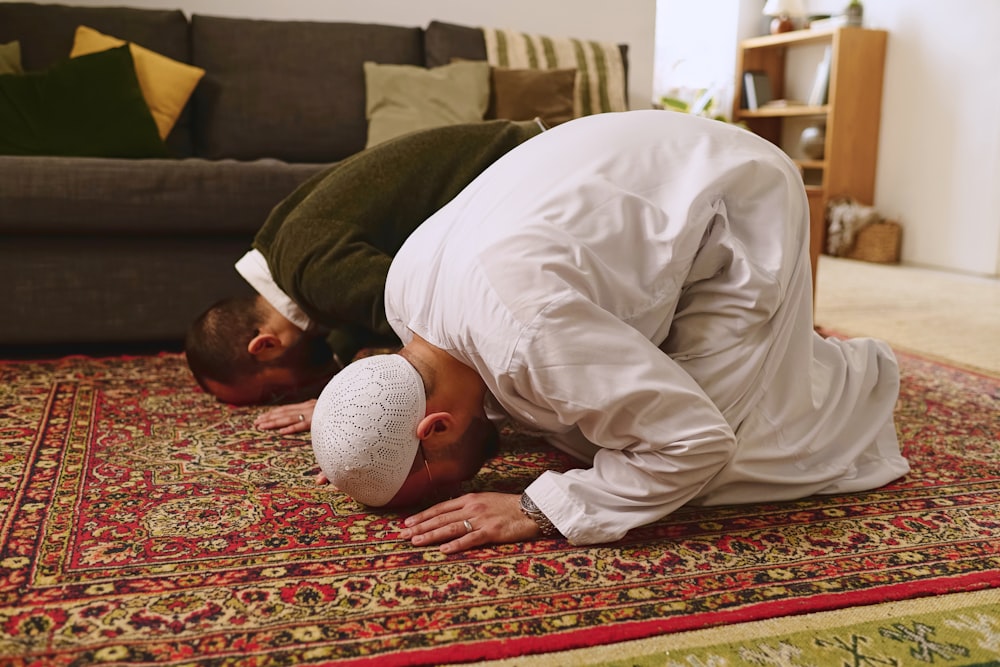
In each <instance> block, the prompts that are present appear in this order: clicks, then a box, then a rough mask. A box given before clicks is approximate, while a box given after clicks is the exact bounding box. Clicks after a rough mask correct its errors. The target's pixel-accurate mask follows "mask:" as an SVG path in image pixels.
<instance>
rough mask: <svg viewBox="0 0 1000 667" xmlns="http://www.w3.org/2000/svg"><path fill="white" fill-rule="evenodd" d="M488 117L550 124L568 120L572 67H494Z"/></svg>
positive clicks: (574, 73) (570, 104) (572, 83)
mask: <svg viewBox="0 0 1000 667" xmlns="http://www.w3.org/2000/svg"><path fill="white" fill-rule="evenodd" d="M491 79H492V84H493V85H492V91H491V92H492V94H491V96H490V107H489V110H488V111H487V112H486V117H487V118H506V119H508V120H532V119H533V118H536V117H537V118H541V119H542V120H543V121H544V122H545V124H546V125H548V126H549V127H552V126H554V125H558V124H559V123H565V122H566V121H568V120H571V119H572V118H573V116H574V114H573V99H574V91H575V90H576V70H575V69H510V68H506V67H494V68H493V70H492V74H491Z"/></svg>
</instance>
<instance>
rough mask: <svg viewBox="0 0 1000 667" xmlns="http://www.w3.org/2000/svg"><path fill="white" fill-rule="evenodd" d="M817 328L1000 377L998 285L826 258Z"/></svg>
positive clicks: (819, 273)
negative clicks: (877, 341)
mask: <svg viewBox="0 0 1000 667" xmlns="http://www.w3.org/2000/svg"><path fill="white" fill-rule="evenodd" d="M816 324H817V325H819V326H820V327H822V328H825V329H830V330H833V331H836V332H839V333H843V334H848V335H858V336H873V337H875V338H881V339H883V340H885V341H887V342H889V343H890V344H891V345H893V346H894V347H896V348H898V349H900V350H907V351H911V352H917V353H921V354H923V355H925V356H929V357H933V358H937V359H942V360H946V361H951V362H953V363H955V364H957V365H960V366H968V367H971V368H975V369H981V370H984V371H987V372H990V373H997V374H1000V279H992V278H979V277H974V276H966V275H961V274H955V273H946V272H942V271H935V270H930V269H922V268H917V267H912V266H907V265H886V264H873V263H870V262H860V261H855V260H849V259H840V258H836V257H827V256H825V255H824V256H821V257H820V263H819V269H818V271H817V280H816Z"/></svg>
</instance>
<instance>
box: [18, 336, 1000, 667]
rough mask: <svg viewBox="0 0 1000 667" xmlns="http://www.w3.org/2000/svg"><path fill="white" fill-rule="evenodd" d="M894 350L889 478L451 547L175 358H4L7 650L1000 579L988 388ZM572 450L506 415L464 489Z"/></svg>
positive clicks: (552, 638)
mask: <svg viewBox="0 0 1000 667" xmlns="http://www.w3.org/2000/svg"><path fill="white" fill-rule="evenodd" d="M900 362H901V367H902V370H903V385H902V391H901V396H900V401H899V404H898V409H897V425H898V429H899V433H900V439H901V442H902V443H903V446H904V452H905V453H906V455H907V456H908V458H909V459H910V461H911V465H912V466H913V472H912V473H911V474H910V475H908V476H907V477H906V478H904V479H901V480H898V481H897V482H895V483H893V484H891V485H890V486H888V487H884V488H882V489H878V490H876V491H873V492H870V493H865V494H856V495H850V496H832V497H820V498H809V499H805V500H802V501H797V502H791V503H780V504H772V505H750V506H742V507H722V508H712V509H704V508H702V509H693V508H692V509H685V510H682V511H681V512H678V513H676V514H675V515H673V516H672V517H668V518H667V519H666V520H664V521H662V522H660V523H657V524H655V525H653V526H649V527H646V528H644V529H641V530H637V531H633V532H632V533H630V534H629V536H628V537H627V538H626V539H625V540H623V541H621V542H619V543H616V544H611V545H601V546H597V547H572V546H570V545H569V544H568V543H567V542H565V541H564V540H559V539H556V540H551V539H550V540H539V541H536V542H532V543H529V544H524V545H505V546H499V547H491V548H483V549H478V550H474V551H471V552H468V553H465V554H460V555H457V556H451V557H445V556H442V555H441V554H440V553H439V552H437V551H436V550H435V549H433V548H415V547H412V546H411V545H410V544H409V543H408V542H405V541H402V540H400V539H399V538H398V530H399V527H400V518H401V517H400V516H399V515H396V514H371V513H368V512H366V511H364V510H363V509H362V508H361V507H359V506H358V505H356V504H355V503H353V502H352V501H350V500H348V499H346V498H345V497H343V496H341V495H340V494H337V493H336V492H333V491H330V490H329V489H325V488H322V487H317V486H315V485H314V484H313V482H312V478H313V475H314V473H315V467H314V464H313V462H312V452H311V448H310V446H309V442H308V438H307V437H305V436H294V437H279V436H275V435H274V434H271V433H266V432H261V431H258V430H256V429H254V428H253V425H252V424H253V419H254V416H255V415H256V414H257V413H258V412H259V409H251V408H231V407H227V406H224V405H221V404H219V403H217V402H216V401H214V399H212V398H211V397H209V396H207V395H206V394H204V393H203V392H201V391H200V390H199V389H198V388H197V386H196V385H195V383H194V382H193V380H192V379H191V378H190V376H189V374H188V372H187V369H186V367H185V365H184V361H183V359H182V358H181V357H180V356H179V355H176V354H161V355H157V356H138V357H116V358H100V359H93V358H87V357H67V358H64V359H58V360H47V361H6V362H0V662H2V663H3V664H5V665H7V664H10V665H29V664H30V665H75V664H101V663H110V664H122V663H135V662H143V663H150V664H164V665H169V664H178V665H180V664H190V663H191V662H193V661H196V660H202V661H208V662H209V663H210V664H219V665H223V664H241V665H245V664H250V665H261V666H265V665H310V664H331V663H337V664H341V663H342V664H353V663H357V664H366V663H367V662H369V661H371V660H377V661H378V664H379V665H391V664H439V663H442V662H461V661H471V660H480V659H496V658H503V657H506V656H514V655H523V654H532V653H544V652H548V651H556V650H561V649H568V648H576V647H586V646H594V645H598V644H604V643H609V642H613V641H622V640H627V639H635V638H642V637H648V636H653V635H659V634H664V633H672V632H677V631H681V630H690V629H695V628H702V627H709V626H715V625H720V624H727V623H734V622H739V621H748V620H758V619H766V618H774V617H781V616H788V615H793V614H803V613H807V612H814V611H823V610H829V609H838V608H844V607H849V606H853V605H864V604H872V603H875V602H884V601H891V600H904V599H908V598H914V597H919V596H925V595H935V594H941V593H947V592H955V591H963V590H965V591H975V590H982V589H990V588H1000V539H998V538H997V536H998V535H1000V518H998V517H1000V484H998V480H1000V419H998V415H1000V380H998V379H996V378H991V377H987V376H981V375H976V374H974V373H969V372H965V371H961V370H957V369H952V368H948V367H946V366H942V365H940V364H935V363H932V362H929V361H925V360H922V359H919V358H915V357H909V356H901V357H900ZM568 465H570V461H569V460H568V459H566V458H565V457H563V456H562V455H560V454H558V453H557V452H554V451H553V450H550V449H549V448H547V447H546V446H545V445H543V444H541V443H540V442H537V441H535V440H533V439H532V438H530V437H528V436H523V435H518V434H516V433H513V432H509V433H507V435H506V437H505V439H504V446H503V447H502V449H501V452H500V454H499V456H498V457H497V458H496V459H494V460H493V461H491V462H490V463H489V464H488V465H487V467H486V468H484V470H483V471H482V472H481V474H480V475H479V477H477V479H476V480H475V481H474V485H475V486H476V487H477V488H482V489H493V490H503V491H512V492H516V491H519V490H520V489H523V488H524V487H525V486H526V485H527V484H528V483H529V482H530V481H531V479H533V478H534V477H535V476H537V474H538V473H539V472H540V471H541V470H544V469H547V468H556V469H565V468H566V467H567V466H568Z"/></svg>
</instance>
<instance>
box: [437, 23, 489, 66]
mask: <svg viewBox="0 0 1000 667" xmlns="http://www.w3.org/2000/svg"><path fill="white" fill-rule="evenodd" d="M424 57H425V59H426V60H427V66H428V67H440V66H441V65H447V64H448V63H450V62H452V61H453V60H455V59H457V58H461V59H463V60H486V38H485V37H483V31H482V29H480V28H470V27H468V26H464V25H456V24H454V23H444V22H442V21H431V22H430V23H429V24H428V25H427V31H426V33H425V34H424Z"/></svg>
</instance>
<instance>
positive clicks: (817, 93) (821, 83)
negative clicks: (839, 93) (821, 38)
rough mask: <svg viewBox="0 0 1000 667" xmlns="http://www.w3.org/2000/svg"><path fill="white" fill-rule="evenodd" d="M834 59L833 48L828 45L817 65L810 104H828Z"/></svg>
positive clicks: (817, 105)
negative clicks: (831, 64)
mask: <svg viewBox="0 0 1000 667" xmlns="http://www.w3.org/2000/svg"><path fill="white" fill-rule="evenodd" d="M832 59H833V48H832V47H830V46H827V47H826V49H825V50H824V51H823V59H822V60H820V61H819V65H817V66H816V78H815V79H814V80H813V87H812V91H811V92H810V93H809V100H808V102H809V105H810V106H814V107H820V106H823V105H824V104H826V102H827V98H828V96H829V90H830V61H831V60H832Z"/></svg>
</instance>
